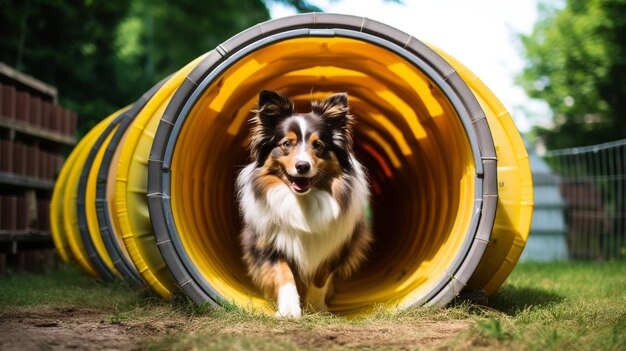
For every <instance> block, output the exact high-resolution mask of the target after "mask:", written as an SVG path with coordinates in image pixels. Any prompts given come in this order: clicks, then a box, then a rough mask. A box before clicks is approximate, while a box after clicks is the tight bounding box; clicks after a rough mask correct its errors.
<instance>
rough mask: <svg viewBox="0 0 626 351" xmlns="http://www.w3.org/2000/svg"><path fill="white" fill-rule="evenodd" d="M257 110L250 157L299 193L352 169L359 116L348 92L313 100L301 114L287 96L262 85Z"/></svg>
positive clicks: (327, 182)
mask: <svg viewBox="0 0 626 351" xmlns="http://www.w3.org/2000/svg"><path fill="white" fill-rule="evenodd" d="M253 112H254V113H255V116H254V117H253V118H252V120H251V122H252V125H253V127H252V137H251V140H250V154H251V157H252V158H253V160H254V161H255V162H256V164H257V167H263V168H265V169H267V171H268V172H270V173H271V174H273V175H275V176H277V177H278V178H280V179H281V180H282V181H284V182H285V183H286V184H287V185H288V186H289V187H290V188H291V190H292V191H294V192H295V193H296V194H306V193H308V192H309V190H310V189H311V188H312V187H319V188H324V189H327V190H330V186H331V184H332V180H333V179H334V178H336V177H339V176H341V175H342V174H343V173H345V172H351V171H352V170H353V165H352V162H351V157H350V155H351V153H352V148H353V141H352V125H353V124H354V118H353V117H352V116H351V115H350V114H349V107H348V95H347V94H345V93H340V94H334V95H331V96H328V97H326V98H325V99H323V100H321V101H313V102H312V103H311V112H309V113H303V114H302V113H295V112H294V103H293V101H292V100H291V99H290V98H289V97H288V96H285V95H282V94H280V93H278V92H275V91H271V90H263V91H261V92H260V94H259V102H258V105H257V108H256V109H255V110H253Z"/></svg>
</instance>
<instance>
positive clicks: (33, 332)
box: [0, 307, 469, 351]
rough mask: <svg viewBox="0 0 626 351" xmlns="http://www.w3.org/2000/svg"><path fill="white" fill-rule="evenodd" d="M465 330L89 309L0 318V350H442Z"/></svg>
mask: <svg viewBox="0 0 626 351" xmlns="http://www.w3.org/2000/svg"><path fill="white" fill-rule="evenodd" d="M467 328H469V321H467V320H445V321H436V320H420V319H409V320H407V319H403V320H401V321H395V322H394V321H387V320H384V321H380V322H377V323H364V324H363V325H353V324H348V323H346V324H343V323H337V324H330V325H320V326H317V325H310V324H309V325H306V324H304V325H303V324H301V323H298V322H289V321H285V322H279V323H278V324H269V325H263V324H262V323H255V322H253V321H249V320H248V321H240V322H235V323H233V322H232V321H230V322H229V321H221V320H219V319H215V318H214V317H206V316H196V317H189V316H186V317H185V316H182V315H171V314H170V315H168V316H167V317H165V318H159V317H157V316H155V315H152V317H148V318H140V319H138V320H129V321H124V320H122V321H117V320H115V319H112V318H111V314H110V312H109V313H107V312H105V311H100V310H95V309H88V308H54V307H46V308H38V309H34V308H23V309H15V310H12V311H9V312H5V313H0V350H3V351H4V350H20V351H22V350H42V349H45V350H90V351H91V350H141V349H144V348H145V346H146V345H147V344H148V343H150V342H151V341H153V340H159V339H162V338H164V337H166V336H168V335H181V334H182V335H191V334H195V335H204V334H206V335H216V334H224V335H233V336H237V335H242V336H252V337H257V338H260V339H264V340H275V341H283V342H287V343H290V344H293V345H297V346H299V347H304V348H310V349H354V348H367V349H379V348H384V349H394V350H409V349H415V348H429V347H430V348H436V347H440V346H445V345H446V343H447V342H449V341H450V340H452V339H453V338H455V337H456V336H457V335H458V334H459V333H461V332H463V331H465V330H467Z"/></svg>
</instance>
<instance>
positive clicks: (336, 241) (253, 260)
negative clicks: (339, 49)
mask: <svg viewBox="0 0 626 351" xmlns="http://www.w3.org/2000/svg"><path fill="white" fill-rule="evenodd" d="M311 110H312V111H311V112H309V113H296V112H294V103H293V101H292V100H291V99H290V98H289V97H288V96H285V95H282V94H280V93H278V92H275V91H270V90H263V91H261V92H260V94H259V102H258V106H257V108H256V109H255V110H253V113H255V115H254V117H253V118H252V119H251V120H250V122H251V124H252V136H251V138H250V145H249V147H250V155H251V159H252V163H250V164H248V165H247V166H246V167H245V168H244V169H243V170H242V171H241V172H240V173H239V176H238V178H237V190H238V197H239V206H240V211H241V215H242V218H243V224H244V225H243V230H242V233H241V240H242V246H243V252H244V257H243V259H244V261H245V263H246V264H247V267H248V272H249V274H250V276H251V277H252V280H253V282H254V283H255V284H256V285H257V286H258V287H259V288H260V289H261V290H262V292H263V293H264V294H265V296H266V297H267V298H268V299H272V300H273V301H274V303H275V304H276V307H277V312H276V315H277V316H279V317H299V316H300V315H301V313H302V307H305V308H312V309H313V310H316V311H325V310H326V309H327V304H328V302H329V301H330V299H331V298H332V296H333V293H334V285H333V278H334V276H339V277H347V276H349V275H350V274H351V273H352V272H354V271H355V270H356V269H357V268H358V266H359V265H360V264H361V262H362V261H364V259H365V256H366V252H367V251H368V248H369V244H370V242H371V241H372V235H371V233H370V231H369V228H368V223H367V221H366V219H365V217H364V213H365V209H366V206H367V205H368V202H369V186H368V181H367V177H366V174H365V170H364V169H363V166H361V164H360V163H359V162H358V161H357V159H356V158H355V157H354V154H353V139H352V126H353V124H354V117H353V116H352V115H350V114H349V111H348V110H349V107H348V95H347V94H343V93H342V94H335V95H331V96H329V97H327V98H325V99H323V100H321V101H313V102H312V103H311Z"/></svg>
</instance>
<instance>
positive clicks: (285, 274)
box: [274, 261, 302, 318]
mask: <svg viewBox="0 0 626 351" xmlns="http://www.w3.org/2000/svg"><path fill="white" fill-rule="evenodd" d="M274 270H275V271H274V272H275V279H276V280H275V284H276V285H275V288H276V295H275V296H276V305H277V307H278V311H276V317H289V318H298V317H300V316H301V315H302V310H301V308H300V295H298V288H297V287H296V281H295V279H294V276H293V273H292V272H291V269H290V268H289V265H288V264H287V263H286V262H284V261H280V262H278V263H277V264H276V265H275V266H274Z"/></svg>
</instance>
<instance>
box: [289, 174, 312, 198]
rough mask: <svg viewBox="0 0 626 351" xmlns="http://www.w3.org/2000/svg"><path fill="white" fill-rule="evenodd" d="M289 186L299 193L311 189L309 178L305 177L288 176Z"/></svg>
mask: <svg viewBox="0 0 626 351" xmlns="http://www.w3.org/2000/svg"><path fill="white" fill-rule="evenodd" d="M289 181H290V182H291V188H292V189H293V190H294V191H295V192H297V193H300V194H303V193H306V192H307V191H309V189H311V178H306V177H289Z"/></svg>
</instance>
